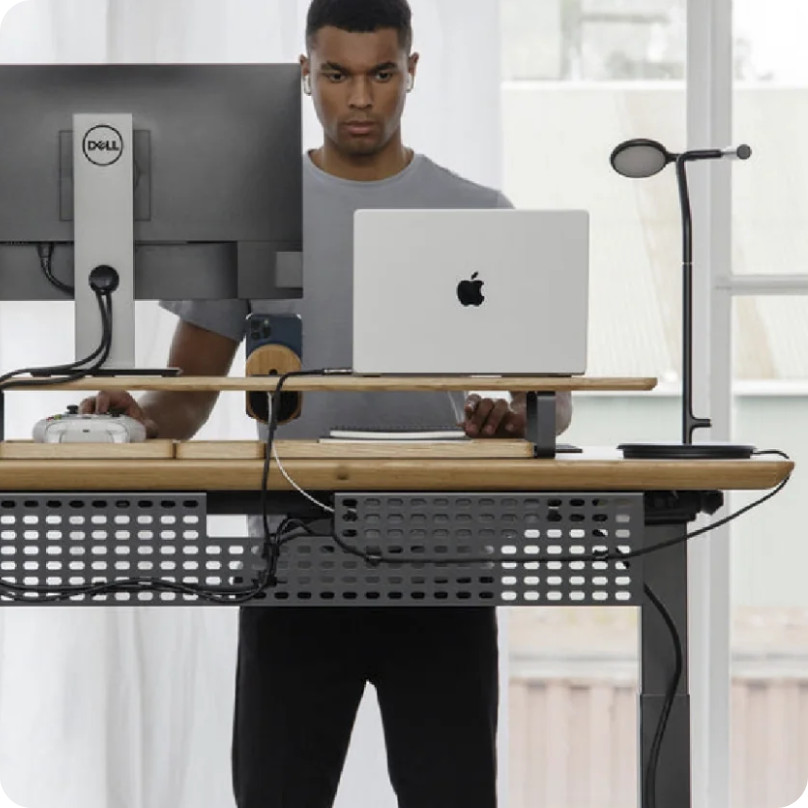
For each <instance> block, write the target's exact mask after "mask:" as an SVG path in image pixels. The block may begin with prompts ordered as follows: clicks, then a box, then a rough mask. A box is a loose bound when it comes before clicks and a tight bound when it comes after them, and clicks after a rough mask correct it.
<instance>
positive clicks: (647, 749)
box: [637, 521, 691, 808]
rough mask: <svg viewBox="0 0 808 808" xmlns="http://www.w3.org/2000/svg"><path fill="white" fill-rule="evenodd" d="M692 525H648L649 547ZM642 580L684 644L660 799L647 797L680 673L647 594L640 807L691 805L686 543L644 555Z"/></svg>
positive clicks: (659, 775)
mask: <svg viewBox="0 0 808 808" xmlns="http://www.w3.org/2000/svg"><path fill="white" fill-rule="evenodd" d="M686 530H687V523H686V522H685V521H683V522H682V523H681V524H672V525H664V524H659V525H647V526H646V534H645V544H646V546H649V545H655V544H658V543H660V542H664V541H666V540H668V539H672V538H675V537H676V536H680V535H682V534H683V533H685V532H686ZM642 563H643V579H644V581H645V584H646V585H647V586H648V587H649V588H650V590H651V591H652V592H653V594H654V595H656V597H657V599H658V600H660V601H661V602H662V604H663V605H664V606H665V609H666V610H667V611H668V613H669V614H670V616H671V618H672V619H673V622H674V623H675V625H676V628H677V629H678V632H679V639H680V641H681V644H682V654H683V663H684V666H683V670H682V675H681V678H680V680H679V687H678V689H677V694H676V700H675V701H674V704H673V709H672V711H671V714H670V717H669V718H668V724H667V728H666V730H665V735H664V738H663V741H662V745H661V747H660V752H659V759H658V760H659V762H658V767H657V771H656V788H655V789H654V792H655V795H656V800H655V802H649V800H648V784H647V777H648V761H649V756H650V753H651V748H652V744H653V741H654V735H655V733H656V731H657V726H658V723H659V718H660V715H661V713H662V708H663V706H664V704H665V696H666V694H667V692H668V689H669V687H670V684H671V681H672V679H673V676H674V674H675V672H676V666H675V660H676V658H675V651H674V644H673V638H672V636H671V632H670V630H669V629H668V627H667V624H666V623H665V622H664V619H663V617H662V615H661V614H660V613H659V610H658V609H657V608H656V606H655V605H654V603H653V602H652V601H651V600H650V599H649V598H648V596H647V594H645V593H644V594H643V600H642V611H641V613H640V621H641V632H642V639H641V649H642V650H641V657H640V681H641V684H640V738H641V744H640V761H639V762H640V772H639V774H640V777H639V781H640V794H639V798H638V802H637V805H638V806H640V808H653V806H654V805H655V806H656V808H689V807H690V804H691V784H690V695H689V687H688V675H687V660H688V654H687V643H688V635H687V544H686V543H683V544H677V545H674V546H672V547H669V548H666V549H664V550H659V551H657V552H654V553H649V554H648V555H646V556H644V557H643V559H642Z"/></svg>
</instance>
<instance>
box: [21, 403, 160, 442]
mask: <svg viewBox="0 0 808 808" xmlns="http://www.w3.org/2000/svg"><path fill="white" fill-rule="evenodd" d="M33 438H34V440H35V441H36V442H37V443H136V442H139V441H144V440H146V427H145V426H143V424H141V423H140V421H137V420H135V419H134V418H130V417H129V416H128V415H115V414H104V415H94V414H93V415H79V412H78V407H76V406H75V405H71V406H69V407H68V408H67V412H66V413H63V414H62V415H51V416H50V417H48V418H43V419H42V420H41V421H39V422H38V423H37V425H36V426H35V427H34V433H33Z"/></svg>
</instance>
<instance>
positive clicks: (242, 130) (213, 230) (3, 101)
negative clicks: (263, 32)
mask: <svg viewBox="0 0 808 808" xmlns="http://www.w3.org/2000/svg"><path fill="white" fill-rule="evenodd" d="M0 144H2V147H0V299H3V300H20V301H25V300H60V299H65V300H68V299H71V297H72V298H73V299H74V300H75V307H76V312H75V313H76V355H77V357H81V356H86V355H87V354H88V353H90V351H92V350H93V349H94V348H95V347H96V346H97V345H98V343H99V341H100V338H101V331H102V329H101V316H100V314H99V311H98V309H97V307H96V305H95V302H96V301H95V300H94V298H93V291H92V290H91V288H90V284H89V280H88V279H89V277H90V274H91V272H92V271H93V270H94V269H95V268H97V267H99V266H102V267H112V268H113V269H114V270H115V272H116V274H117V279H118V281H117V289H116V290H115V292H114V294H113V297H112V300H113V301H114V309H113V311H114V319H113V328H112V346H111V351H110V353H109V356H108V359H107V362H106V368H107V369H111V370H115V369H118V370H120V371H126V370H134V369H135V367H134V364H135V363H134V355H135V354H134V301H135V300H136V299H137V300H156V299H171V300H176V299H221V298H242V299H246V298H259V299H273V298H299V297H300V296H301V295H302V266H301V265H302V240H303V198H302V197H303V190H302V179H303V178H302V118H301V96H300V68H299V66H298V65H296V64H217V65H197V64H182V65H171V64H160V65H126V64H119V65H3V66H0Z"/></svg>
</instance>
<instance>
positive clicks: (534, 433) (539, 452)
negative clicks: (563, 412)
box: [525, 391, 556, 458]
mask: <svg viewBox="0 0 808 808" xmlns="http://www.w3.org/2000/svg"><path fill="white" fill-rule="evenodd" d="M525 402H526V408H525V419H526V422H525V438H527V440H528V441H530V443H532V444H533V457H542V458H547V457H555V456H556V394H555V392H553V391H546V392H545V391H542V392H536V391H530V392H528V393H527V394H526V395H525Z"/></svg>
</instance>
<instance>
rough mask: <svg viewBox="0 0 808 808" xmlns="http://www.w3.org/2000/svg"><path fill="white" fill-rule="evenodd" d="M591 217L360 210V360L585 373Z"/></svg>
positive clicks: (356, 331) (431, 369) (398, 369)
mask: <svg viewBox="0 0 808 808" xmlns="http://www.w3.org/2000/svg"><path fill="white" fill-rule="evenodd" d="M588 309H589V214H588V213H587V212H585V211H577V210H564V211H554V210H549V211H534V210H507V209H506V210H499V209H497V210H360V211H357V212H356V214H355V218H354V298H353V369H354V372H356V373H361V374H374V375H375V374H425V375H432V374H444V375H451V374H469V375H514V374H530V375H561V376H572V375H580V374H583V373H585V372H586V358H587V320H588V314H589V311H588Z"/></svg>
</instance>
